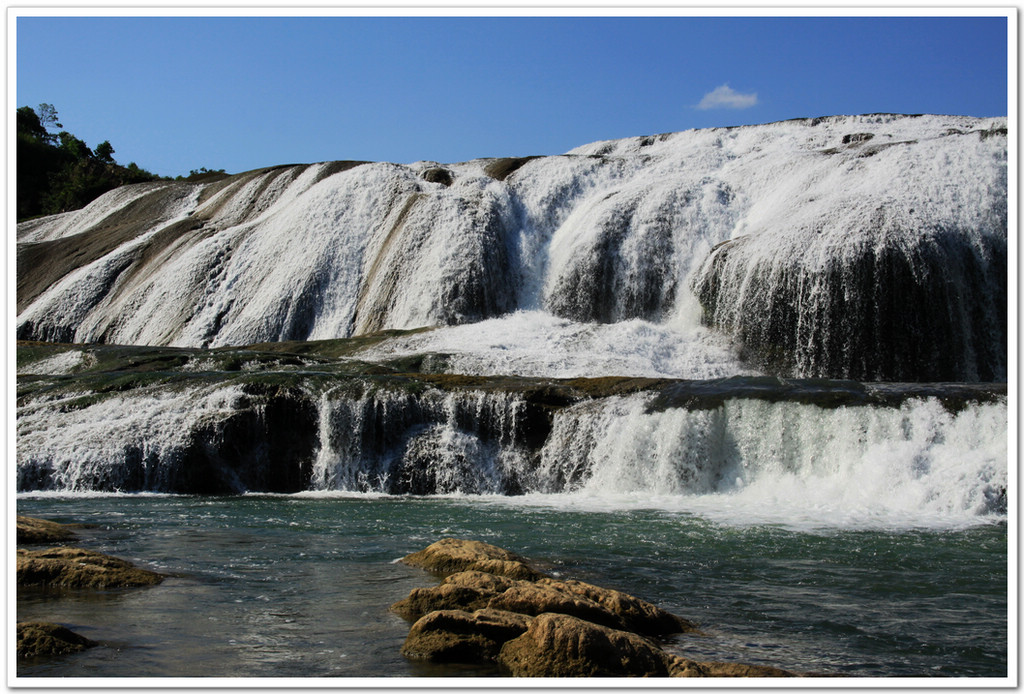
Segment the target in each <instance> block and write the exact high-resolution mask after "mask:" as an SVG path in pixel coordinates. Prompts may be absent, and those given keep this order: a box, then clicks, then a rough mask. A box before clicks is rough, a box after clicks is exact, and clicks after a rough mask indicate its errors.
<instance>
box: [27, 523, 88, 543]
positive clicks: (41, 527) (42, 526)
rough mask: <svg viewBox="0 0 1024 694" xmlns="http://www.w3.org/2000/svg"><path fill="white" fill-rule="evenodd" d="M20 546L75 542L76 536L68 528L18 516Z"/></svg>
mask: <svg viewBox="0 0 1024 694" xmlns="http://www.w3.org/2000/svg"><path fill="white" fill-rule="evenodd" d="M17 525H18V544H19V545H20V544H44V543H51V544H52V543H58V542H67V541H68V540H74V539H76V538H75V534H74V533H73V532H72V531H71V530H70V528H68V526H66V525H64V524H61V523H55V522H53V521H48V520H44V519H42V518H32V517H30V516H18V519H17Z"/></svg>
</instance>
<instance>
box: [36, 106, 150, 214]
mask: <svg viewBox="0 0 1024 694" xmlns="http://www.w3.org/2000/svg"><path fill="white" fill-rule="evenodd" d="M62 127H64V126H63V125H62V124H61V123H60V121H59V120H58V118H57V109H56V108H54V107H53V105H51V104H40V105H39V111H38V112H37V111H36V110H35V109H33V108H31V107H30V106H22V107H21V108H19V109H18V110H17V135H18V137H17V155H16V156H17V177H18V178H17V215H18V219H19V220H21V219H26V218H29V217H34V216H38V215H41V214H53V213H56V212H66V211H68V210H74V209H78V208H80V207H84V206H85V205H87V204H89V203H90V202H92V201H93V200H94V199H95V198H97V197H99V196H100V195H102V194H103V193H105V192H107V191H108V190H112V189H114V188H116V187H118V186H122V185H125V184H127V183H141V182H144V181H152V180H155V179H157V178H158V176H154V175H153V174H151V173H150V172H148V171H146V170H144V169H141V168H139V167H138V165H136V164H135V163H134V162H133V163H132V164H130V165H129V166H128V167H124V166H121V165H119V164H118V163H117V162H116V161H114V147H113V145H111V144H110V141H109V140H104V141H103V142H101V143H100V144H99V145H97V146H96V151H95V152H93V151H92V150H91V149H89V146H88V145H87V144H86V143H85V141H84V140H81V139H80V138H78V137H75V136H74V135H72V134H71V133H69V132H67V131H65V130H61V131H60V132H58V133H56V134H54V133H51V132H50V128H62Z"/></svg>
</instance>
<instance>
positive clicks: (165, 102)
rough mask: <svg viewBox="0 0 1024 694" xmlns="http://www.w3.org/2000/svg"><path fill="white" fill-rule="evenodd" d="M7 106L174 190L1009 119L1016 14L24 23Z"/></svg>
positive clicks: (27, 19) (65, 20) (103, 19)
mask: <svg viewBox="0 0 1024 694" xmlns="http://www.w3.org/2000/svg"><path fill="white" fill-rule="evenodd" d="M16 21H17V25H16V32H17V34H16V35H17V39H16V40H17V52H16V56H17V64H16V79H17V83H16V85H17V86H16V92H17V96H16V99H17V104H16V106H26V105H27V106H32V107H36V106H37V105H38V104H40V103H43V102H46V103H51V104H53V105H54V106H56V108H57V110H58V112H59V114H60V117H61V122H62V123H63V125H64V129H66V130H68V131H70V132H72V133H74V134H75V135H77V136H78V137H80V138H81V139H83V140H85V141H86V143H87V144H89V145H90V146H93V147H95V146H96V145H97V144H99V143H100V142H102V141H103V140H109V141H110V142H111V144H112V145H113V146H114V149H115V153H114V158H115V159H116V160H117V161H118V162H120V163H122V164H127V163H128V162H136V163H137V164H138V165H139V166H141V167H142V168H144V169H147V170H149V171H152V172H154V173H157V174H161V175H169V176H175V175H179V174H188V172H189V170H191V169H197V168H199V167H207V168H211V169H220V168H223V169H226V170H227V171H229V172H233V173H235V172H240V171H246V170H249V169H254V168H259V167H262V166H270V165H275V164H290V163H306V162H315V161H324V160H331V159H358V160H372V161H393V162H399V163H408V162H413V161H417V160H423V159H425V160H434V161H440V162H457V161H465V160H468V159H473V158H477V157H498V156H525V155H531V154H556V153H560V152H564V151H566V150H569V149H571V148H573V147H576V146H578V145H582V144H586V143H588V142H593V141H595V140H605V139H613V138H621V137H630V136H634V135H647V134H653V133H661V132H674V131H679V130H687V129H689V128H703V127H711V126H723V125H740V124H748V123H764V122H770V121H776V120H783V119H787V118H798V117H809V116H821V115H834V114H851V113H873V112H894V113H951V114H960V115H971V116H1005V115H1007V19H1006V17H960V18H956V17H949V18H939V17H905V18H898V17H889V18H885V17H790V18H786V17H707V18H698V17H649V18H641V17H551V18H545V17H494V18H487V17H463V18H454V17H418V18H410V17H406V18H402V17H376V18H370V17H366V18H357V17H308V18H306V17H56V16H47V17H32V16H20V17H17V20H16Z"/></svg>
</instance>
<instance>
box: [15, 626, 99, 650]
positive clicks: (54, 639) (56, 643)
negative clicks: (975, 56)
mask: <svg viewBox="0 0 1024 694" xmlns="http://www.w3.org/2000/svg"><path fill="white" fill-rule="evenodd" d="M97 645H99V644H97V643H96V642H95V641H91V640H89V639H87V638H85V637H84V636H82V635H80V634H76V633H75V632H73V631H71V630H70V629H68V628H67V627H63V626H61V625H59V624H51V623H50V622H18V657H19V658H35V657H39V656H52V655H66V654H68V653H78V652H79V651H84V650H85V649H87V648H92V647H93V646H97Z"/></svg>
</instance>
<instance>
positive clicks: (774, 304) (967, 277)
mask: <svg viewBox="0 0 1024 694" xmlns="http://www.w3.org/2000/svg"><path fill="white" fill-rule="evenodd" d="M994 216H996V217H998V215H994ZM879 223H880V224H881V225H882V226H883V227H884V228H888V227H889V226H893V225H894V224H895V223H891V222H886V221H881V222H879ZM996 226H997V227H998V224H996ZM878 235H879V236H880V237H881V239H882V240H880V241H877V242H874V243H872V244H870V245H868V244H864V245H863V246H862V247H860V248H854V244H850V245H851V248H852V249H853V250H851V251H850V252H848V253H846V254H845V255H844V256H839V255H836V256H835V257H831V258H829V259H828V260H826V261H824V262H818V261H816V260H812V259H811V258H813V257H814V256H816V255H817V256H824V255H825V254H824V253H823V251H822V249H824V248H827V247H828V244H829V243H831V242H830V241H829V239H828V238H827V236H828V234H823V235H822V236H821V237H819V238H821V240H820V241H819V240H818V239H812V240H811V241H809V242H808V244H807V247H806V248H805V249H796V248H792V249H791V248H788V247H782V248H779V249H775V248H771V247H770V246H769V245H768V244H767V243H766V242H765V240H764V239H761V238H755V237H742V238H739V239H736V240H735V241H730V242H727V243H724V244H721V245H720V246H718V247H716V248H715V249H714V250H713V251H712V253H711V255H710V256H709V257H708V259H707V261H706V262H705V263H704V266H703V268H702V269H701V271H700V272H699V273H698V274H697V275H696V276H695V278H694V280H693V289H694V294H695V295H696V296H697V299H698V300H699V301H700V303H701V305H702V307H703V308H704V317H705V322H706V323H708V324H709V325H711V326H713V327H715V328H717V329H719V330H722V331H723V332H726V333H728V334H730V335H732V336H733V337H734V338H735V339H736V340H737V342H738V343H739V345H740V347H741V350H742V353H743V354H744V356H745V357H746V358H747V359H749V360H750V361H752V362H754V363H756V364H758V365H760V366H761V367H762V368H764V369H765V370H766V371H768V372H769V373H775V374H779V375H784V376H794V377H801V378H819V377H820V378H843V379H854V380H859V381H894V382H936V381H1002V380H1005V379H1006V368H1007V367H1006V358H1007V357H1006V354H1007V351H1006V350H1007V330H1006V325H1007V307H1006V286H1005V283H1004V282H1003V281H1002V278H1005V276H1006V267H1007V265H1006V263H1007V247H1006V239H1005V238H999V237H998V235H996V234H991V235H984V234H976V235H975V234H968V233H957V232H955V231H945V230H936V231H934V233H921V234H920V235H919V236H918V237H917V238H916V239H915V240H914V241H913V243H908V242H906V241H905V240H902V239H900V238H899V236H900V230H899V229H898V226H896V227H894V229H893V231H892V233H891V234H889V235H885V234H883V233H882V232H878ZM904 236H909V234H904ZM819 247H820V248H819Z"/></svg>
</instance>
